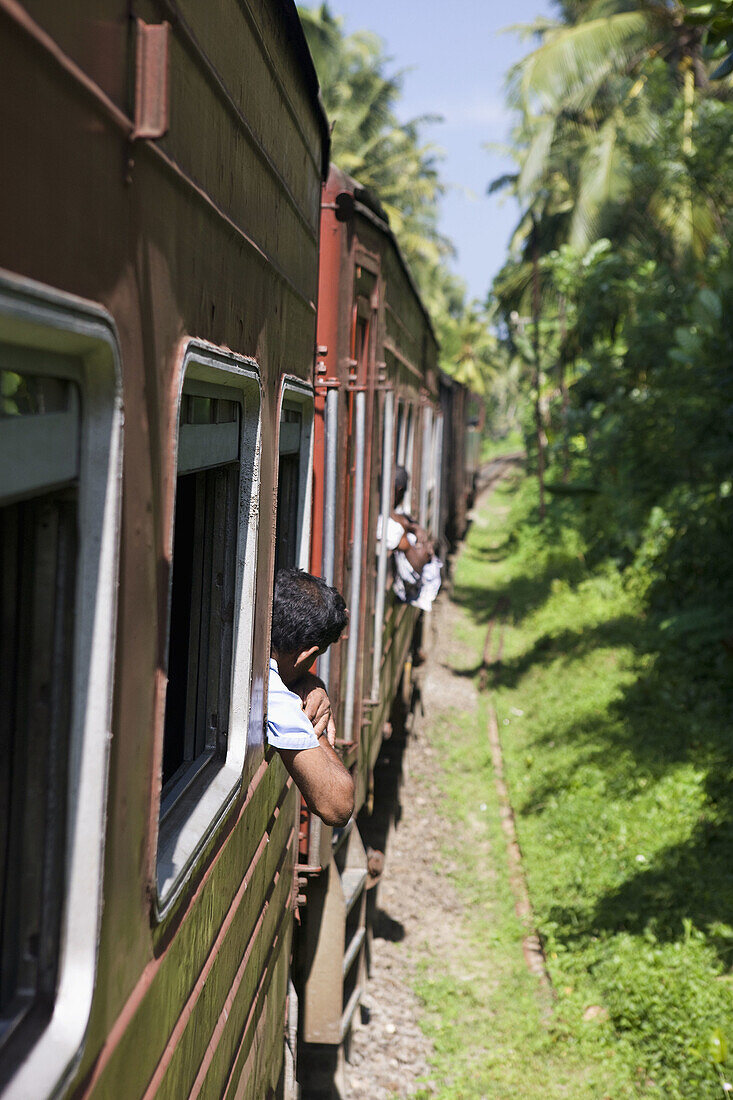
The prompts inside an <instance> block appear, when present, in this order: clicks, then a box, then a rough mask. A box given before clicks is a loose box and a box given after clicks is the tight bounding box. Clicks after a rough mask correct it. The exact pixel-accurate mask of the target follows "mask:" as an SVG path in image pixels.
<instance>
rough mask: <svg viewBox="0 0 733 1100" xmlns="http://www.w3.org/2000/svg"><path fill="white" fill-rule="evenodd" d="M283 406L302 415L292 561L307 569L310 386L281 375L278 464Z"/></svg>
mask: <svg viewBox="0 0 733 1100" xmlns="http://www.w3.org/2000/svg"><path fill="white" fill-rule="evenodd" d="M287 405H290V406H291V408H292V407H297V409H298V410H299V412H300V413H301V417H302V419H301V433H302V434H301V439H300V464H299V465H300V478H299V484H298V548H297V551H296V555H295V560H296V564H297V567H298V568H299V569H305V570H309V569H310V552H311V513H312V511H313V419H314V415H315V401H314V396H313V387H312V386H311V385H310V384H309V383H307V382H303V381H302V379H300V378H297V377H295V376H292V375H284V376H283V379H282V386H281V388H280V401H279V403H278V413H277V453H278V463H279V457H280V444H281V434H282V415H283V410H284V408H285V407H286V406H287ZM278 489H279V486H278Z"/></svg>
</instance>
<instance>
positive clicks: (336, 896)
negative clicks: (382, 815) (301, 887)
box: [300, 825, 367, 1046]
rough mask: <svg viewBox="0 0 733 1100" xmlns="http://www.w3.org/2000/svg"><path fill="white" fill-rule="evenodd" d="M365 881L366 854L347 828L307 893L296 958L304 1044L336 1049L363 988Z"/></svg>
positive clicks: (355, 831) (353, 828)
mask: <svg viewBox="0 0 733 1100" xmlns="http://www.w3.org/2000/svg"><path fill="white" fill-rule="evenodd" d="M366 878H367V865H366V852H365V851H364V845H363V844H362V842H361V837H360V836H359V832H358V829H357V828H356V825H352V826H351V827H349V828H348V832H347V833H346V835H345V836H344V837H343V838H342V840H341V844H340V846H338V847H337V848H336V851H335V854H334V858H333V859H332V861H331V863H330V865H329V867H328V870H327V871H325V872H324V873H323V874H322V875H321V876H319V878H318V879H316V880H314V881H313V883H311V885H310V887H309V890H308V906H307V908H306V913H305V929H304V937H303V938H304V941H305V942H304V944H303V951H302V952H301V954H302V958H301V965H302V966H303V967H304V971H305V973H306V974H307V975H308V979H307V981H306V983H305V989H304V991H303V993H302V995H301V998H300V1017H301V1034H302V1037H303V1040H304V1042H306V1043H326V1044H329V1045H332V1046H338V1045H339V1043H341V1041H342V1039H343V1037H344V1032H345V1029H346V1028H348V1025H349V1023H350V1014H353V1011H354V1010H355V1007H356V1005H357V1004H358V1001H359V997H360V995H361V990H362V987H363V982H364V948H365V886H366ZM354 976H355V979H356V980H355V981H354ZM347 1017H348V1018H347Z"/></svg>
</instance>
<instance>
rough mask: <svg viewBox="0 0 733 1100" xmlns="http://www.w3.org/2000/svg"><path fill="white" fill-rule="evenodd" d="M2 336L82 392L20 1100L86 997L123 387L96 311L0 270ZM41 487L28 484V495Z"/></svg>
mask: <svg viewBox="0 0 733 1100" xmlns="http://www.w3.org/2000/svg"><path fill="white" fill-rule="evenodd" d="M0 339H1V340H2V341H3V342H4V343H7V344H13V345H16V346H18V347H19V348H23V349H26V350H27V351H35V352H37V353H38V356H39V367H38V373H40V374H43V373H44V369H43V366H42V357H43V352H44V351H45V352H53V353H54V354H55V355H60V356H63V357H66V361H67V362H68V370H69V374H68V376H67V377H69V378H70V379H71V380H73V381H74V382H75V383H76V385H77V386H78V387H79V390H80V393H81V420H80V456H79V477H78V523H79V544H78V551H77V570H76V591H75V596H74V607H75V630H74V639H73V670H74V671H73V682H72V699H71V718H70V724H69V739H70V740H69V771H68V787H67V802H66V824H67V838H66V848H65V892H64V904H63V909H62V920H61V929H60V935H59V961H58V976H57V991H56V998H55V1001H54V1006H53V1009H52V1013H51V1016H50V1019H49V1021H48V1023H47V1024H46V1026H45V1028H44V1029H43V1031H42V1032H41V1034H40V1036H39V1038H38V1039H37V1040H36V1042H35V1043H34V1044H33V1045H32V1046H31V1048H30V1050H29V1051H28V1053H27V1055H26V1057H25V1059H24V1061H23V1062H22V1063H21V1064H20V1066H19V1067H18V1069H17V1070H16V1072H15V1074H14V1076H13V1077H12V1078H11V1079H10V1081H9V1083H8V1085H7V1087H6V1090H5V1092H4V1093H3V1096H4V1098H5V1100H25V1098H27V1097H29V1096H46V1095H50V1094H51V1093H53V1092H55V1091H56V1090H57V1089H58V1088H59V1087H60V1086H61V1084H62V1082H63V1080H64V1079H66V1078H68V1076H69V1075H70V1073H71V1072H72V1071H73V1066H74V1063H75V1056H76V1055H77V1054H78V1053H79V1052H80V1049H81V1045H82V1042H83V1040H84V1035H85V1033H86V1029H87V1024H88V1021H89V1013H90V1010H91V1005H92V996H93V992H94V981H95V975H96V967H97V949H98V943H99V926H100V919H101V908H102V874H103V866H104V864H103V859H104V835H105V810H106V800H107V771H108V756H109V743H110V738H111V723H112V691H113V670H114V651H115V629H116V614H117V575H118V558H119V518H120V501H121V474H122V465H121V464H122V421H123V417H122V385H121V370H120V354H119V342H118V338H117V332H116V329H115V325H114V321H113V320H112V318H111V316H110V315H109V314H108V313H107V312H106V311H105V310H104V309H102V308H101V307H99V306H97V305H95V304H94V303H89V302H86V301H84V300H83V299H80V298H77V297H74V296H73V295H70V294H66V293H63V292H61V291H57V290H54V289H53V288H50V287H46V286H43V285H42V284H40V283H36V282H32V281H31V280H28V279H23V278H20V277H18V276H15V275H12V274H10V273H6V272H0ZM46 373H48V372H47V371H46ZM34 434H35V433H34ZM4 458H5V456H4V455H3V448H0V460H2V459H4ZM39 488H40V487H39V485H38V483H36V485H35V487H34V486H30V485H26V487H25V492H26V493H28V492H34V491H35V490H39ZM44 488H45V485H44Z"/></svg>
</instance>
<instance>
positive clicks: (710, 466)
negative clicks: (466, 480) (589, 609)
mask: <svg viewBox="0 0 733 1100" xmlns="http://www.w3.org/2000/svg"><path fill="white" fill-rule="evenodd" d="M558 7H559V11H560V18H559V20H558V21H557V22H556V23H551V24H548V23H544V24H542V25H538V26H537V27H536V28H535V30H536V34H537V37H538V45H537V46H536V48H535V49H534V50H532V52H530V53H529V55H528V56H527V57H526V58H525V60H524V61H522V62H521V63H520V64H519V65H518V66H517V67H516V68H515V69H514V70H513V72H512V73H511V75H510V81H509V95H510V101H511V102H512V104H513V105H514V106H515V108H516V109H517V112H518V118H519V121H518V124H517V128H516V132H515V146H514V155H515V157H516V160H517V173H516V174H515V175H513V176H510V177H508V178H506V179H504V180H501V181H498V182H499V184H500V185H501V186H508V187H510V188H511V189H512V190H513V191H514V193H515V194H516V196H517V197H518V199H519V200H520V202H521V203H522V205H523V208H524V213H523V215H522V218H521V220H520V223H519V226H518V228H517V232H516V235H515V239H514V246H513V252H512V255H511V256H510V257H509V259H508V261H507V264H506V265H505V268H504V270H503V271H502V272H501V274H500V275H499V277H498V278H497V280H496V283H495V286H494V293H495V296H496V301H497V303H498V311H499V316H500V317H502V318H503V325H504V328H503V332H504V337H505V341H506V345H507V349H508V355H509V357H510V359H511V361H512V362H514V361H516V362H518V364H519V365H518V367H517V369H518V371H519V373H520V375H521V377H522V379H523V384H524V392H525V395H526V399H525V409H524V413H523V421H524V427H525V436H526V439H527V446H528V451H529V454H530V461H531V464H532V467H533V469H534V470H535V471H536V473H537V477H538V483H539V491H540V494H541V495H540V509H539V516H540V519H542V516H543V513H544V511H545V507H546V501H545V497H546V496H547V494H548V492H549V493H551V494H552V496H553V497H555V498H558V497H560V496H562V498H563V499H564V502H565V504H564V508H563V511H562V515H563V523H564V524H565V525H570V526H571V527H572V529H573V530H574V531H575V532H576V533H577V535H578V537H579V538H580V539H581V541H582V544H583V547H584V553H585V554H586V556H587V558H588V561H589V562H591V563H598V564H600V563H602V562H605V563H606V564H607V565H608V566H609V567H611V566H612V567H614V568H616V569H617V570H619V571H621V572H623V573H624V580H625V584H626V585H627V587H628V588H629V590H633V591H634V592H635V593H636V595H637V596H638V597H639V600H640V603H639V610H640V612H641V611H644V610H645V611H650V612H654V613H655V614H659V615H660V616H661V617H662V618H663V619H664V621H665V624H666V625H665V631H666V640H667V641H669V642H670V643H671V639H672V637H673V636H674V637H675V638H676V639H677V641H678V642H679V647H680V652H682V651H694V652H695V653H696V656H697V660H698V662H700V663H702V664H703V666H706V667H707V666H710V668H711V669H714V668H715V667H716V664H717V663H719V660H720V658H721V653H722V652H723V647H725V646H726V645H728V644H729V643H730V641H731V635H730V629H731V628H730V623H731V621H732V613H733V539H731V538H730V531H731V529H732V527H733V483H732V482H731V476H732V475H733V372H731V370H730V363H731V361H733V328H731V325H730V320H729V319H730V316H731V312H732V310H733V253H732V252H731V220H730V209H731V205H732V204H731V199H732V198H733V111H731V106H730V102H729V100H730V98H731V96H733V85H732V84H731V80H730V79H729V78H726V77H723V78H721V77H720V76H719V77H718V78H716V79H713V75H714V74H713V73H712V70H713V69H715V67H716V66H718V68H719V67H720V59H721V51H722V53H723V54H724V53H725V51H726V49H727V45H726V43H727V37H726V35H728V34H733V32H732V31H731V26H733V24H732V23H731V18H730V5H729V4H717V3H703V4H700V5H697V6H694V10H693V5H690V4H688V5H687V6H685V5H683V4H682V3H680V2H679V0H669V2H668V3H664V4H662V3H658V2H657V0H635V2H633V3H629V2H628V0H602V2H601V0H572V2H566V3H561V4H559V5H558ZM724 9H727V10H728V14H727V15H726V11H725V10H724ZM726 20H727V22H726ZM732 40H733V39H732ZM555 511H556V512H557V509H555ZM546 537H550V535H549V532H548V534H547V536H546Z"/></svg>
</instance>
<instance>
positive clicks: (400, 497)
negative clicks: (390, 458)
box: [377, 466, 433, 574]
mask: <svg viewBox="0 0 733 1100" xmlns="http://www.w3.org/2000/svg"><path fill="white" fill-rule="evenodd" d="M407 481H408V473H407V470H406V469H405V467H404V466H395V471H394V490H393V494H392V511H391V512H390V515H389V519H388V520H387V549H388V550H391V551H392V552H394V551H395V550H399V551H400V552H401V553H403V554H404V555H405V557H406V558H407V561H408V562H409V564H410V566H411V567H412V568H413V569H414V570H415V572H416V573H418V574H419V573H421V572H422V570H423V569H424V568H425V566H426V565H427V563H428V562H429V561H430V559H431V558H432V556H433V544H432V542H431V540H430V536H429V535H428V533H427V531H426V530H425V528H424V527H421V526H420V525H419V524H418V523H415V521H414V520H413V519H412V517H411V516H408V515H407V514H406V513H405V512H403V511H401V510H400V509H401V507H402V502H403V501H404V498H405V493H406V491H407ZM377 538H378V539H381V516H380V518H379V524H378V529H377Z"/></svg>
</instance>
